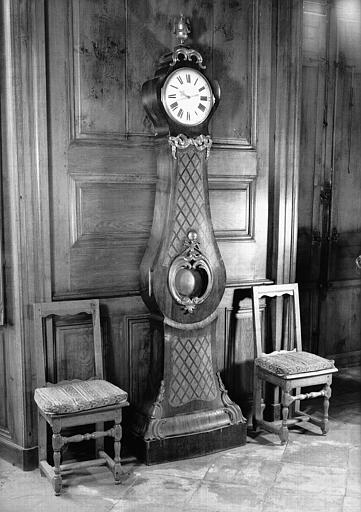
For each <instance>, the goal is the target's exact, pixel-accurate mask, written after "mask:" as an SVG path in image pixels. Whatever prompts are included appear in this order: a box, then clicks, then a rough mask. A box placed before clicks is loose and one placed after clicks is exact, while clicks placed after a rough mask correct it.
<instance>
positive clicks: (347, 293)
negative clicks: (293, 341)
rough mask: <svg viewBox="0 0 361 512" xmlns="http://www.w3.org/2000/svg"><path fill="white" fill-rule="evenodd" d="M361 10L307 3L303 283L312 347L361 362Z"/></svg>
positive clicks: (353, 5) (337, 3)
mask: <svg viewBox="0 0 361 512" xmlns="http://www.w3.org/2000/svg"><path fill="white" fill-rule="evenodd" d="M360 48H361V5H360V2H359V1H358V0H348V1H346V0H334V1H327V0H317V1H306V2H304V54H303V55H304V59H303V93H302V97H303V101H302V122H301V126H302V134H301V165H300V202H299V205H300V208H299V240H298V266H297V279H298V281H299V282H300V283H302V288H301V290H302V293H301V297H302V304H303V306H302V307H303V311H302V316H303V318H304V329H303V330H304V335H305V336H304V337H305V341H308V343H309V348H310V349H311V350H314V351H316V352H319V353H320V354H323V355H327V356H330V355H332V356H335V358H336V362H338V364H353V363H354V364H357V362H360V356H361V351H360V338H361V274H360V272H359V271H358V270H357V267H356V264H355V260H356V258H357V257H358V255H359V254H360V253H361V194H360V191H361V172H360V164H361V125H360V118H361V52H360Z"/></svg>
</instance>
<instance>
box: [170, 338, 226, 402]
mask: <svg viewBox="0 0 361 512" xmlns="http://www.w3.org/2000/svg"><path fill="white" fill-rule="evenodd" d="M172 368H173V373H172V377H171V383H170V391H169V403H170V405H171V406H173V407H179V406H181V405H185V404H187V403H188V402H191V401H192V400H205V401H207V402H208V401H211V400H214V399H215V398H216V396H217V388H216V383H215V379H214V375H213V367H212V356H211V340H210V338H209V337H208V336H203V337H199V338H198V337H189V338H180V337H176V336H175V337H174V338H173V339H172Z"/></svg>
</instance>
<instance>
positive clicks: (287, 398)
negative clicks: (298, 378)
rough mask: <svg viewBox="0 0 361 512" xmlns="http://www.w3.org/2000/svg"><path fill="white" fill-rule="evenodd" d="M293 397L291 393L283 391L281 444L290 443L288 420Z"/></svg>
mask: <svg viewBox="0 0 361 512" xmlns="http://www.w3.org/2000/svg"><path fill="white" fill-rule="evenodd" d="M292 401H293V400H292V396H291V395H290V393H288V392H287V391H283V390H282V399H281V404H282V426H281V428H280V430H279V433H278V435H279V438H280V440H281V444H285V443H287V441H288V434H289V431H288V426H287V420H288V411H289V406H290V404H291V403H292Z"/></svg>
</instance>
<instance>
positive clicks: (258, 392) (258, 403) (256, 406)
mask: <svg viewBox="0 0 361 512" xmlns="http://www.w3.org/2000/svg"><path fill="white" fill-rule="evenodd" d="M254 372H255V373H254V378H253V415H252V424H253V430H257V423H258V422H259V421H262V419H263V408H262V381H261V380H260V379H258V378H257V376H256V370H254Z"/></svg>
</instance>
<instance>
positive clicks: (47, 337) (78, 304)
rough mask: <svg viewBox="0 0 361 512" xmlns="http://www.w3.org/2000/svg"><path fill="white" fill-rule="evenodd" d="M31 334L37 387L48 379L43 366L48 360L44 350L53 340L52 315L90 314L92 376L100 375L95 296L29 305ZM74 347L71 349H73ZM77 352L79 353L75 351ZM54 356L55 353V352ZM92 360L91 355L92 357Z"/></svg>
mask: <svg viewBox="0 0 361 512" xmlns="http://www.w3.org/2000/svg"><path fill="white" fill-rule="evenodd" d="M33 312H34V336H35V347H36V366H37V387H43V386H45V385H46V382H47V380H48V376H47V369H48V363H49V355H48V350H49V347H52V346H53V343H54V321H55V319H58V320H59V319H66V320H70V318H71V317H72V318H75V317H79V315H82V314H83V315H85V314H86V315H91V318H92V321H91V324H92V331H93V333H92V339H93V350H94V354H92V357H93V356H94V376H96V377H98V378H100V379H103V378H104V376H103V355H102V354H103V351H102V348H103V347H102V337H101V329H100V312H99V300H98V299H91V300H74V301H61V302H40V303H36V304H34V305H33ZM76 350H77V349H76V348H75V353H76ZM79 355H80V354H79ZM55 357H56V356H55ZM92 361H93V359H92Z"/></svg>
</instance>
